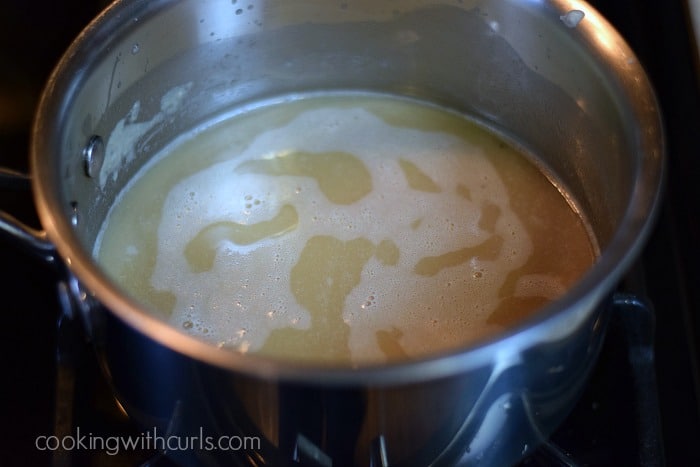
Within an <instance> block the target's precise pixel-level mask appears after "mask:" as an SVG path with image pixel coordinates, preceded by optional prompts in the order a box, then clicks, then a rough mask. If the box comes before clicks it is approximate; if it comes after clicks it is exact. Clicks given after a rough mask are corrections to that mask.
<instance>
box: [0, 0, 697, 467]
mask: <svg viewBox="0 0 700 467" xmlns="http://www.w3.org/2000/svg"><path fill="white" fill-rule="evenodd" d="M105 3H106V2H104V1H97V0H95V1H78V0H35V1H24V0H0V166H4V167H10V168H14V169H17V170H21V171H27V170H28V169H27V153H28V142H29V129H30V126H31V119H32V115H33V113H34V109H35V106H36V104H37V101H38V97H39V94H40V92H41V89H42V86H43V85H44V83H45V82H46V80H47V78H48V75H49V73H50V71H51V69H52V68H53V66H54V65H55V64H56V62H57V61H58V59H59V58H60V56H61V54H62V53H63V51H64V50H66V48H67V47H68V45H69V44H70V42H71V41H72V40H73V39H74V38H75V37H76V36H77V35H78V33H79V32H80V30H81V29H82V28H83V27H84V26H86V25H87V24H88V22H89V21H90V20H91V19H92V18H93V17H95V16H96V15H97V14H98V13H99V11H100V10H101V9H102V7H103V6H104V5H105ZM591 3H592V4H593V5H594V6H595V7H597V8H598V9H599V10H600V11H601V12H602V13H603V14H604V15H605V16H606V17H607V18H608V19H609V20H610V22H611V23H613V25H614V26H615V27H616V28H617V29H618V30H619V31H620V32H621V33H622V35H623V36H624V37H625V38H626V39H627V41H628V42H629V44H630V45H631V47H632V49H633V50H635V52H636V53H637V55H638V57H639V58H640V60H641V62H642V63H643V65H644V67H645V68H646V70H647V71H648V73H649V75H650V78H651V80H652V82H653V85H654V87H655V89H656V91H657V94H658V96H659V100H660V103H661V107H662V110H663V113H664V122H665V131H666V135H667V141H668V185H667V194H666V199H665V203H664V207H663V209H662V212H661V216H660V219H659V225H658V227H657V229H656V230H655V231H654V233H653V235H652V238H651V240H650V243H649V246H648V247H647V249H646V250H645V253H644V258H643V261H642V262H641V264H640V270H641V271H642V276H643V277H644V279H645V282H646V287H647V292H648V295H649V297H650V298H651V300H652V302H653V303H654V305H655V307H656V312H657V326H656V341H655V342H656V346H655V347H656V376H657V386H658V390H659V400H660V413H661V421H662V427H663V432H662V434H661V435H660V438H661V441H662V445H663V455H664V459H665V464H666V465H669V466H691V465H700V400H699V397H698V394H699V391H698V389H699V388H700V376H699V375H700V371H699V369H700V366H699V365H698V358H699V354H698V348H697V345H698V338H700V316H699V313H700V292H699V290H700V254H699V249H698V246H697V244H698V241H699V240H700V224H699V219H700V216H699V215H698V213H699V212H700V208H698V200H700V188H699V186H700V164H699V163H698V158H700V142H699V141H698V140H699V138H700V98H699V93H698V89H699V87H698V78H697V73H696V71H697V70H696V65H697V59H696V57H697V50H696V46H695V44H694V41H693V40H692V39H691V33H690V30H689V28H688V24H689V23H688V17H687V14H686V4H685V2H684V1H680V0H667V1H664V2H660V1H652V0H637V1H634V0H594V1H592V2H591ZM0 209H2V210H5V211H8V212H10V213H12V214H14V215H15V216H17V217H19V218H21V219H22V220H24V221H25V222H27V223H30V224H31V225H34V226H37V227H38V223H37V220H36V217H35V214H34V210H33V205H32V202H31V196H30V195H29V194H28V193H26V192H21V191H20V192H16V191H9V190H2V189H0ZM55 280H56V278H55V277H54V275H53V272H52V271H50V270H48V268H46V267H45V266H44V265H43V264H42V263H41V262H39V261H37V260H35V259H33V258H32V257H31V256H28V255H27V254H26V252H24V251H22V250H21V249H17V247H16V246H15V245H14V244H13V243H11V242H9V241H8V240H7V239H5V238H3V237H2V236H0V298H1V300H2V301H0V303H1V304H0V323H2V325H0V358H2V363H3V364H2V369H3V371H2V373H1V374H2V379H1V380H0V417H1V418H0V422H2V423H0V465H47V464H50V462H51V458H50V456H48V455H46V453H41V452H39V451H37V450H36V449H35V448H34V440H35V438H36V437H37V436H39V435H50V434H52V433H53V425H54V420H53V418H54V417H53V410H54V398H55V375H54V373H55V354H56V351H55V345H56V333H55V326H56V324H55V322H56V317H57V299H56V298H55V297H56V290H55V289H56V283H55ZM602 358H603V360H605V359H606V358H607V357H606V355H605V354H603V357H602ZM603 363H605V361H604V362H603ZM612 372H613V373H614V370H613V371H612ZM627 383H629V382H627ZM596 384H598V383H596ZM606 384H607V386H610V387H609V388H608V389H610V388H612V390H617V389H618V388H617V384H616V383H613V384H611V383H609V382H608V383H606ZM595 389H596V388H593V389H592V390H595ZM627 390H628V386H625V381H620V385H619V391H621V392H622V395H620V394H618V395H616V396H614V397H613V396H610V399H605V397H606V396H602V397H603V398H604V399H601V400H603V401H605V400H609V401H614V400H618V399H620V398H622V399H623V400H624V398H625V394H624V392H625V391H627ZM616 398H617V399H616ZM611 404H612V402H611ZM603 405H605V403H604V402H603ZM612 409H613V410H614V407H613V408H612ZM621 417H623V418H624V415H621ZM617 422H618V423H619V425H617V428H615V429H610V430H609V431H611V433H610V434H607V435H605V437H606V438H612V439H613V440H614V439H615V438H616V437H619V438H620V439H626V437H628V433H627V432H628V431H629V432H633V431H634V430H635V428H634V421H633V420H625V419H623V420H618V421H617ZM615 430H617V432H615ZM584 431H585V430H584ZM576 436H579V434H577V435H576ZM602 441H603V440H602V439H601V438H600V437H597V438H595V437H594V440H593V441H591V442H590V443H591V446H590V448H588V447H587V448H585V449H590V450H595V449H604V450H605V449H608V448H601V447H600V444H601V443H602ZM606 441H607V439H606ZM633 442H634V441H633ZM613 451H615V449H613ZM605 455H607V454H605ZM609 455H610V457H609V459H610V460H611V462H613V461H614V463H611V464H609V465H639V464H640V463H643V462H640V461H639V460H638V459H637V455H636V454H635V453H632V452H627V451H621V450H619V449H618V450H617V451H615V452H611V453H610V454H609ZM601 465H604V464H601ZM649 465H652V464H649Z"/></svg>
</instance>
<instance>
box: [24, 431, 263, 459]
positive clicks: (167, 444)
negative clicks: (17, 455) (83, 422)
mask: <svg viewBox="0 0 700 467" xmlns="http://www.w3.org/2000/svg"><path fill="white" fill-rule="evenodd" d="M260 444H261V441H260V437H258V436H238V435H232V436H229V435H223V436H208V435H205V434H204V430H203V429H202V428H200V429H199V433H198V434H196V435H188V436H184V435H170V434H161V433H159V432H158V429H157V428H155V427H154V428H153V429H152V430H148V431H145V432H142V433H140V434H138V435H129V436H102V435H96V434H93V433H81V430H80V427H76V431H75V434H71V435H65V436H56V435H42V436H37V437H36V439H35V441H34V446H35V447H36V449H38V450H39V451H60V450H63V451H78V450H89V451H104V452H105V453H107V454H108V455H110V456H115V455H117V454H119V453H120V452H122V451H129V450H132V451H135V450H144V451H161V452H174V451H189V450H200V451H255V450H260Z"/></svg>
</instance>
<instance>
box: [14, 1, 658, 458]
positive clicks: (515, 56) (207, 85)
mask: <svg viewBox="0 0 700 467" xmlns="http://www.w3.org/2000/svg"><path fill="white" fill-rule="evenodd" d="M249 5H250V6H249ZM572 11H573V12H574V13H571V12H572ZM181 86H186V89H187V92H186V97H185V98H184V99H183V100H182V101H181V105H180V106H179V107H178V108H177V109H176V111H172V112H171V111H167V112H164V113H163V109H164V108H166V110H167V106H165V107H164V105H163V102H162V98H163V97H164V96H166V95H167V93H168V92H169V91H170V90H172V89H174V88H177V87H181ZM337 89H365V90H373V91H380V92H389V93H395V94H400V95H407V96H411V97H417V98H421V99H426V100H430V101H433V102H436V103H438V104H442V105H445V106H447V107H450V108H452V109H455V110H457V111H460V112H464V113H466V114H468V115H470V116H472V117H474V118H476V119H478V120H480V121H482V122H484V123H485V124H488V125H489V126H491V127H492V128H494V129H496V130H497V131H500V132H502V133H504V134H505V135H507V136H508V137H510V138H513V139H514V140H516V141H519V142H520V143H521V144H523V145H524V146H525V147H526V148H527V149H528V150H530V151H532V152H533V153H535V154H537V155H538V156H540V157H541V158H542V161H543V163H544V164H545V165H546V166H547V167H548V168H549V169H551V170H552V171H553V172H554V173H555V174H556V175H557V176H558V177H559V178H560V179H561V180H562V181H563V182H564V184H565V185H566V186H567V187H568V188H569V189H570V191H571V192H572V194H573V195H574V196H575V197H576V199H577V200H578V201H579V203H580V206H581V208H582V209H583V211H584V212H585V213H586V214H587V215H588V217H589V219H590V221H591V223H592V226H593V228H594V230H595V232H596V235H597V237H598V240H599V243H600V246H601V250H602V255H601V258H600V260H599V262H598V263H597V264H596V265H595V267H594V268H593V269H592V270H591V271H590V273H589V274H587V275H586V276H585V277H584V278H583V280H582V281H581V282H580V283H579V285H578V286H576V287H575V288H574V289H572V290H571V291H570V292H569V293H568V294H567V295H566V296H565V297H564V298H562V299H561V300H560V301H558V302H557V303H555V304H553V305H552V306H549V307H547V308H545V309H543V310H542V312H541V313H539V314H538V315H537V316H535V317H533V318H532V319H530V320H529V321H527V322H525V323H523V325H522V326H520V327H519V328H516V329H512V330H509V331H508V332H506V333H504V334H503V335H501V336H498V337H497V338H495V339H492V340H489V341H486V342H482V343H479V345H475V346H473V347H471V348H468V349H464V351H462V352H458V353H454V354H449V355H442V356H439V357H436V358H433V359H426V360H421V361H415V362H410V363H405V364H398V365H391V366H378V367H372V368H362V369H357V370H349V369H332V368H331V369H329V368H320V367H309V366H302V365H292V364H281V363H279V362H276V361H272V360H268V359H263V358H259V357H254V356H241V355H233V354H231V353H229V352H226V351H223V350H218V349H215V348H212V347H210V346H208V345H206V344H204V343H202V342H199V341H196V340H194V339H192V338H190V337H187V336H184V335H182V334H180V333H179V332H177V331H176V330H174V329H171V328H169V327H168V326H166V325H164V324H163V323H161V322H159V321H158V320H157V319H155V318H153V317H151V316H150V315H148V314H147V313H145V312H144V311H142V310H140V309H139V307H138V305H137V304H136V303H134V302H133V301H131V300H130V299H129V298H128V297H125V296H124V295H123V294H122V293H121V292H120V290H119V288H118V286H116V285H115V284H112V283H111V282H110V281H109V280H108V279H107V278H106V277H105V276H104V274H103V273H102V272H101V271H100V270H99V268H98V267H97V266H96V265H95V264H94V262H93V261H92V259H91V256H90V251H91V245H92V243H93V242H94V239H95V235H96V232H97V228H98V227H99V225H100V223H101V221H102V219H103V217H104V215H105V213H106V211H107V209H108V208H109V205H110V203H111V201H112V200H113V198H114V196H115V195H116V193H117V192H118V191H119V189H121V187H123V186H124V185H125V183H126V182H127V181H128V180H129V178H130V177H131V176H133V174H134V173H135V172H136V171H137V170H138V168H139V167H141V166H142V165H143V164H144V163H145V162H147V160H148V159H149V157H150V156H151V155H153V154H154V153H155V152H157V150H158V149H159V148H161V147H163V146H164V145H165V144H167V143H168V142H169V141H171V140H172V139H173V138H175V137H177V136H178V135H180V134H181V133H183V132H186V131H187V130H189V129H192V128H194V127H196V126H198V125H200V124H202V123H204V122H206V121H209V120H211V119H213V118H216V117H217V116H218V115H220V114H222V113H225V112H227V111H230V110H231V109H233V108H235V107H238V106H244V105H248V104H250V103H252V102H255V101H256V100H260V99H264V98H269V97H273V96H278V95H283V94H288V93H302V92H306V91H310V90H314V91H316V90H337ZM136 101H138V102H140V115H141V117H140V118H142V119H143V120H139V121H149V120H148V119H149V118H150V119H152V120H151V121H152V125H151V126H150V127H149V128H148V130H147V131H145V132H143V133H142V134H140V135H139V136H138V137H137V138H134V139H133V140H132V141H130V142H129V146H130V149H131V150H132V153H133V156H134V159H133V162H131V163H129V164H126V165H124V167H122V168H121V169H120V170H119V171H118V176H117V177H116V178H115V179H112V178H111V177H108V178H107V179H106V180H105V182H104V183H101V182H100V180H96V179H95V178H90V177H86V176H85V175H84V173H85V169H84V162H85V161H84V157H83V154H82V151H83V148H84V147H85V145H86V143H87V142H88V141H89V139H90V138H91V137H92V136H93V135H99V136H100V137H102V138H103V139H104V141H106V142H107V143H106V144H107V148H106V150H107V153H109V149H110V148H109V144H110V143H109V137H110V135H111V134H112V133H113V132H114V129H115V128H116V126H117V124H118V122H119V121H120V120H122V119H124V118H126V116H127V115H128V113H129V111H130V109H132V108H133V105H134V103H135V102H136ZM159 114H162V115H163V116H162V117H161V118H159V119H155V118H154V116H156V115H159ZM661 133H662V132H661V126H660V123H659V115H658V108H657V105H656V101H655V99H654V96H653V93H652V91H651V89H650V86H649V83H648V81H647V79H646V77H645V74H644V71H643V70H642V69H641V67H640V65H639V64H638V63H637V61H636V59H635V57H634V55H633V53H632V52H631V51H630V50H629V48H628V47H627V46H626V44H625V43H624V42H623V41H622V39H621V38H620V37H619V36H618V35H617V34H616V33H615V32H614V31H613V30H612V29H611V28H610V26H609V25H608V24H607V23H606V21H605V20H604V19H603V18H601V17H600V16H599V15H598V14H597V13H596V12H595V11H594V10H593V9H592V8H590V7H589V6H588V5H586V4H585V3H582V2H579V1H559V0H556V1H551V2H529V1H515V0H512V1H507V0H501V1H471V2H470V1H465V2H462V3H459V4H456V3H455V2H447V1H445V2H441V1H427V0H416V1H411V2H402V3H401V6H397V5H396V4H395V3H394V2H388V1H387V2H376V1H368V0H367V1H347V2H338V3H336V2H327V1H321V0H316V1H313V0H308V1H298V2H293V3H292V2H277V1H266V2H265V1H257V2H256V1H253V2H248V3H246V4H245V5H244V4H241V3H240V2H231V1H229V0H226V1H223V0H222V1H206V2H203V1H180V2H174V1H162V0H159V1H133V2H116V3H115V4H113V5H112V6H111V7H110V8H109V9H108V10H106V11H105V12H104V13H103V14H102V15H101V16H100V17H98V18H97V19H96V20H95V22H93V23H92V24H91V25H90V26H89V27H88V28H87V29H86V30H85V31H84V32H83V33H82V34H81V36H80V37H79V38H78V39H77V40H76V42H75V43H74V44H73V46H72V47H71V48H70V50H69V51H68V52H67V53H66V55H65V56H64V58H63V60H62V61H61V62H60V63H59V65H58V67H57V69H56V70H55V72H54V74H53V75H52V77H51V79H50V81H49V83H48V84H47V87H46V90H45V92H44V95H43V98H42V101H41V103H40V106H39V112H38V115H37V118H36V120H35V126H34V133H33V146H32V165H33V167H32V174H33V177H34V182H35V183H34V191H35V199H36V204H37V209H38V211H39V215H40V218H41V221H42V225H43V226H44V228H45V230H46V234H47V235H48V237H49V239H50V240H51V242H52V243H53V244H55V246H56V248H57V250H58V252H59V253H60V255H61V257H62V258H63V260H64V261H65V262H66V263H67V265H68V266H69V267H70V269H71V271H72V272H73V273H74V274H75V276H76V277H77V278H78V280H79V281H80V282H81V283H82V285H83V287H84V289H85V290H87V291H88V293H87V294H84V295H79V296H77V297H74V299H75V300H74V301H76V302H79V301H80V300H83V304H80V303H78V304H76V305H75V306H79V307H80V308H88V309H89V310H90V311H89V312H88V313H84V312H83V313H80V316H86V318H85V321H86V325H87V328H88V329H89V330H90V334H91V338H92V340H93V342H94V345H95V347H96V349H97V350H98V352H99V353H100V355H101V356H102V358H103V362H104V365H105V368H106V371H107V374H108V375H109V377H110V379H111V382H112V384H113V385H114V389H115V392H116V393H117V394H118V396H119V397H120V399H121V401H122V403H123V404H124V406H125V408H126V409H127V411H128V412H129V413H130V415H131V416H132V417H134V418H135V419H136V420H138V421H139V422H140V423H142V424H143V425H144V426H147V427H153V426H157V427H159V429H161V430H162V431H163V432H166V431H167V430H170V432H172V433H175V434H178V435H180V436H185V435H188V436H190V435H193V434H197V433H199V428H200V427H203V428H204V429H205V430H206V431H207V433H208V434H211V435H216V434H238V435H241V436H259V437H260V439H261V440H262V444H261V446H259V449H253V450H249V451H246V452H245V453H241V452H238V453H232V452H222V451H218V452H211V451H206V450H201V451H199V452H196V451H195V452H172V453H170V454H171V455H172V456H173V457H174V458H176V459H178V460H180V461H183V462H185V463H201V464H205V465H207V464H215V463H221V462H234V460H233V459H232V458H229V457H228V456H233V455H236V456H239V457H240V459H238V458H237V459H236V460H235V462H239V461H240V462H241V463H243V462H248V463H253V464H258V465H266V464H267V465H269V464H272V465H280V464H284V463H290V462H291V461H292V459H294V458H295V456H296V458H298V459H301V458H306V459H307V460H308V459H313V458H316V459H322V460H323V459H326V460H328V459H330V460H332V461H333V462H334V464H343V465H345V464H350V465H367V464H369V462H370V459H375V460H376V461H377V462H381V460H382V459H384V460H386V461H387V462H388V463H389V464H392V465H417V464H420V465H428V464H431V463H435V464H439V465H442V464H455V463H464V464H469V465H472V464H476V463H483V464H484V465H504V464H508V463H512V462H514V461H515V460H517V459H518V458H520V457H521V456H523V455H525V454H527V453H528V452H530V450H531V449H533V447H534V446H536V445H537V444H538V442H539V441H540V440H541V439H542V438H543V437H545V436H547V434H548V433H549V432H550V431H551V430H552V429H553V428H554V427H555V426H556V425H557V423H559V421H560V420H561V419H562V418H563V417H564V416H565V415H566V413H567V411H568V409H569V408H570V407H571V405H572V404H573V402H575V400H576V398H577V396H578V393H579V391H580V388H581V385H582V384H583V383H584V382H585V379H586V376H587V373H588V372H589V369H590V368H591V365H592V363H593V362H594V360H595V358H596V356H597V352H598V349H599V347H600V342H601V339H602V336H603V333H604V330H605V323H606V320H607V314H608V303H609V297H610V296H611V293H612V291H613V289H614V287H615V286H616V283H617V281H618V280H619V279H620V277H621V276H622V274H623V273H624V272H625V271H626V269H627V268H628V267H629V265H630V264H631V262H632V261H633V259H634V258H635V257H636V256H637V255H638V253H639V250H640V248H641V246H642V245H643V242H644V241H645V239H646V236H647V233H648V231H649V229H650V226H651V224H652V222H653V219H654V217H655V216H654V214H655V210H656V205H657V202H658V197H659V193H660V190H661V180H662V176H663V152H664V148H663V136H662V134H661ZM107 157H109V156H107ZM78 210H79V212H80V222H76V223H74V222H71V219H72V217H73V216H74V213H75V212H77V211H78ZM5 225H6V224H3V225H2V227H3V229H5V230H7V229H6V227H5ZM13 228H14V227H13ZM87 302H90V303H89V304H88V303H87ZM97 302H99V303H100V304H101V305H99V306H98V305H95V303H97ZM83 305H85V306H83ZM87 305H89V306H87ZM321 454H322V455H321ZM222 456H223V457H222ZM241 456H242V457H241ZM300 456H301V457H300ZM312 465H313V464H312ZM319 465H323V463H321V464H319Z"/></svg>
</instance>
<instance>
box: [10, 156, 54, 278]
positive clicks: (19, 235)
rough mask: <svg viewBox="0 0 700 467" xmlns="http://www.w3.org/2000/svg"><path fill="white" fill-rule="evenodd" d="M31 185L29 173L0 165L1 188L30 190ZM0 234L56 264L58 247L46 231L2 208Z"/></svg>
mask: <svg viewBox="0 0 700 467" xmlns="http://www.w3.org/2000/svg"><path fill="white" fill-rule="evenodd" d="M30 186H31V178H30V177H29V176H28V175H26V174H23V173H20V172H16V171H14V170H10V169H6V168H3V167H0V189H2V190H5V191H26V192H28V191H29V188H30ZM0 235H2V236H3V237H5V238H8V239H9V240H10V241H12V242H14V243H15V244H17V245H18V246H19V247H22V248H24V249H26V250H27V251H29V252H30V253H31V254H33V255H34V256H36V257H37V258H39V259H41V260H42V261H44V262H45V263H47V264H49V265H56V263H57V253H56V248H55V246H54V245H53V244H52V243H51V242H50V241H49V240H48V238H47V235H46V232H45V231H43V230H37V229H34V228H32V227H30V226H28V225H26V224H25V223H23V222H21V221H20V220H18V219H16V218H15V217H13V216H12V215H10V214H8V213H6V212H4V211H2V210H0Z"/></svg>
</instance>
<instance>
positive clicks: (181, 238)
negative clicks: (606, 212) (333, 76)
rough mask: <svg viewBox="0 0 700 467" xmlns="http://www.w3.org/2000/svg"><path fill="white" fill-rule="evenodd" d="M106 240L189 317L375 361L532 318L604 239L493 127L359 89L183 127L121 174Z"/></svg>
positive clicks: (102, 240)
mask: <svg viewBox="0 0 700 467" xmlns="http://www.w3.org/2000/svg"><path fill="white" fill-rule="evenodd" d="M95 256H96V258H97V260H98V262H99V263H100V264H101V265H102V266H103V267H104V268H105V269H106V270H107V271H108V273H109V274H110V275H111V276H112V277H113V278H114V280H115V281H116V282H117V283H119V284H120V285H121V286H122V287H123V288H124V289H125V290H126V291H127V292H128V293H130V294H131V295H132V296H134V297H135V298H136V299H138V300H140V301H141V302H143V303H144V304H145V305H146V306H147V308H149V309H151V310H152V311H153V313H155V314H157V315H158V316H160V317H162V318H163V319H164V320H167V321H168V322H170V323H171V324H172V325H173V326H176V327H178V328H180V329H181V330H182V331H183V332H186V333H189V334H192V335H195V336H198V337H200V338H202V339H205V340H207V341H210V342H212V343H214V344H215V345H218V346H221V347H226V348H230V349H232V350H235V351H238V352H258V353H261V354H268V355H272V356H275V357H279V358H285V359H297V360H306V361H314V362H327V363H333V364H343V365H345V364H350V365H361V364H363V363H374V362H383V361H387V360H397V359H405V358H415V357H420V356H425V355H429V354H431V353H434V352H440V351H445V350H449V349H455V348H458V347H460V346H463V345H465V344H467V343H469V342H473V341H474V340H477V339H480V338H484V337H486V336H488V335H491V334H492V333H495V332H497V331H498V330H501V329H503V328H504V327H507V326H510V325H512V324H513V323H515V322H518V321H519V320H521V319H522V318H524V317H526V316H528V315H529V314H531V313H532V312H533V311H535V310H537V309H538V308H540V307H542V306H543V305H545V304H547V303H549V302H551V301H553V300H556V299H557V298H558V297H560V296H561V295H562V294H564V293H565V291H566V290H567V289H568V288H569V287H570V286H571V285H572V284H573V283H574V282H575V281H576V280H577V279H578V278H579V277H580V276H581V275H582V274H583V273H584V272H585V271H586V270H587V269H588V268H589V267H590V266H591V265H592V264H593V262H594V261H595V257H596V247H595V242H594V240H593V239H592V237H591V236H590V235H589V229H587V228H586V225H585V223H584V222H583V221H582V219H581V217H580V216H579V215H578V214H577V213H576V211H575V210H574V209H573V208H572V206H571V205H570V204H569V203H568V202H567V199H566V197H565V196H563V195H562V192H560V188H557V186H555V184H553V183H552V181H550V179H549V178H547V176H545V174H544V173H543V172H542V171H540V170H539V169H538V167H537V166H536V165H535V164H534V163H533V162H532V161H531V160H530V159H529V158H527V157H526V156H525V155H523V154H522V153H520V152H519V151H517V150H516V149H514V148H513V147H512V146H510V145H508V144H506V143H505V142H504V141H503V140H502V139H500V138H499V137H497V136H495V135H494V134H492V133H491V132H489V131H487V130H485V129H483V128H482V127H480V126H477V125H475V124H474V123H472V122H470V121H468V120H467V119H465V118H463V117H461V116H459V115H456V114H454V113H451V112H448V111H446V110H444V109H440V108H437V107H434V106H431V105H427V104H422V103H419V102H416V101H411V100H406V99H400V98H393V97H388V96H378V95H358V94H348V95H331V96H328V95H326V96H307V97H305V98H299V99H293V100H287V101H284V102H281V101H280V102H274V103H269V104H268V105H262V106H259V107H256V108H253V109H250V110H249V111H246V112H241V113H238V114H236V115H234V116H231V118H228V119H225V120H223V121H222V122H220V123H218V124H216V125H214V126H211V127H209V128H206V129H203V130H201V131H199V132H197V133H193V134H192V135H190V137H188V138H184V139H181V140H180V141H178V142H176V144H174V145H173V146H171V147H169V148H168V149H167V150H166V151H163V153H162V154H161V155H159V156H157V157H156V158H155V159H154V161H153V162H151V163H149V164H148V165H147V166H145V167H144V168H143V169H142V170H141V172H140V173H139V176H137V177H136V178H135V179H134V180H133V181H132V182H131V183H130V184H129V185H128V186H127V187H126V188H125V189H124V190H123V192H122V194H121V195H120V196H119V198H118V200H117V202H116V203H115V205H114V207H113V208H112V210H111V212H110V214H109V216H108V218H107V219H106V221H105V223H104V226H103V228H102V231H101V233H100V237H99V238H98V242H97V245H96V248H95Z"/></svg>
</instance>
